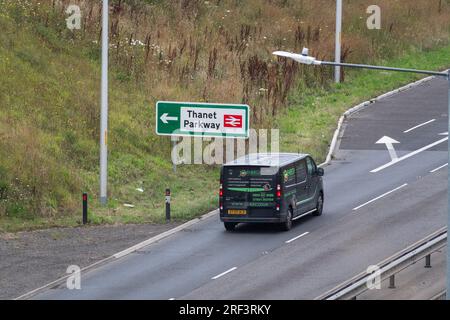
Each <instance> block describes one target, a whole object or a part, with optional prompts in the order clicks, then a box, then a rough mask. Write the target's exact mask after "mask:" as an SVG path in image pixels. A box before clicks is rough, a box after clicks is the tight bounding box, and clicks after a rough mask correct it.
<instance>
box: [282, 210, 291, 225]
mask: <svg viewBox="0 0 450 320" xmlns="http://www.w3.org/2000/svg"><path fill="white" fill-rule="evenodd" d="M281 227H282V230H283V231H289V230H291V228H292V207H289V209H288V212H287V216H286V222H284V223H283V224H282V226H281Z"/></svg>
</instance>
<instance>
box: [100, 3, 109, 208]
mask: <svg viewBox="0 0 450 320" xmlns="http://www.w3.org/2000/svg"><path fill="white" fill-rule="evenodd" d="M108 2H109V1H108V0H103V10H102V11H103V13H102V83H101V111H100V203H101V204H102V205H106V204H107V202H108V197H107V184H108V48H109V44H108V32H109V21H108V16H109V3H108Z"/></svg>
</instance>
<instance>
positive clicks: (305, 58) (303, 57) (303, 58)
mask: <svg viewBox="0 0 450 320" xmlns="http://www.w3.org/2000/svg"><path fill="white" fill-rule="evenodd" d="M273 54H274V55H276V56H280V57H285V58H290V59H293V60H295V61H297V62H299V63H303V64H308V65H316V66H320V65H328V66H334V67H350V68H360V69H371V70H383V71H395V72H409V73H418V74H427V75H432V76H437V77H445V78H446V79H447V81H448V111H447V117H448V129H450V70H449V71H447V72H437V71H428V70H417V69H405V68H393V67H383V66H373V65H365V64H353V63H337V62H331V61H320V60H317V59H316V58H314V57H311V56H309V55H308V49H306V48H304V49H303V52H302V54H297V53H291V52H285V51H275V52H274V53H273ZM448 131H450V130H448ZM448 158H449V163H450V139H449V140H448ZM447 188H448V190H447V197H448V213H447V293H446V298H447V300H450V292H449V291H450V240H449V236H448V227H449V226H450V169H449V170H448V182H447Z"/></svg>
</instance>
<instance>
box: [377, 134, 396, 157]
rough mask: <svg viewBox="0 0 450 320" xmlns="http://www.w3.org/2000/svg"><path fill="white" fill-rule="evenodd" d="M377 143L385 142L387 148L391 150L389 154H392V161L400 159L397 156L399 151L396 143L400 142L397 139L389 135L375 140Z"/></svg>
mask: <svg viewBox="0 0 450 320" xmlns="http://www.w3.org/2000/svg"><path fill="white" fill-rule="evenodd" d="M375 143H376V144H385V145H386V148H387V149H388V151H389V155H390V156H391V160H392V161H396V160H397V159H398V156H397V152H395V149H394V146H393V144H394V143H400V142H398V141H397V140H394V139H392V138H391V137H388V136H384V137H383V138H381V139H380V140H378V141H377V142H375Z"/></svg>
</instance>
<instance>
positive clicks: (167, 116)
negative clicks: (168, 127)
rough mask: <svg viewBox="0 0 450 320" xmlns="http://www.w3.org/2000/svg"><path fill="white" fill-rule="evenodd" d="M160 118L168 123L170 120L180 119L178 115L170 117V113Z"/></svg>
mask: <svg viewBox="0 0 450 320" xmlns="http://www.w3.org/2000/svg"><path fill="white" fill-rule="evenodd" d="M160 119H161V121H162V122H163V123H165V124H168V123H169V121H178V117H169V114H168V113H164V114H163V115H162V116H161V118H160Z"/></svg>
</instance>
